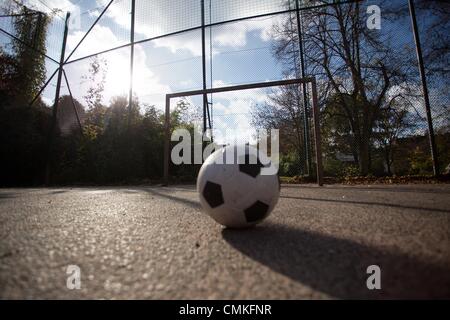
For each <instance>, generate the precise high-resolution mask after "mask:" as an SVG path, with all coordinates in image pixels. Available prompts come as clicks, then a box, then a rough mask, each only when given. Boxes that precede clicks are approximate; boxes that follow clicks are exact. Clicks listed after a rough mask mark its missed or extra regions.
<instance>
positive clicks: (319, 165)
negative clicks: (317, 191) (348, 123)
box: [311, 78, 324, 187]
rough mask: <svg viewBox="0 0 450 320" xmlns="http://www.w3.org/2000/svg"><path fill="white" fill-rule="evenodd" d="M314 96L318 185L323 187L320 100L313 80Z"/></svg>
mask: <svg viewBox="0 0 450 320" xmlns="http://www.w3.org/2000/svg"><path fill="white" fill-rule="evenodd" d="M311 86H312V96H313V118H314V142H315V147H316V168H317V183H318V184H319V186H320V187H321V186H323V183H324V181H323V162H322V137H321V134H320V110H319V99H318V97H317V82H316V79H315V78H313V79H312V80H311Z"/></svg>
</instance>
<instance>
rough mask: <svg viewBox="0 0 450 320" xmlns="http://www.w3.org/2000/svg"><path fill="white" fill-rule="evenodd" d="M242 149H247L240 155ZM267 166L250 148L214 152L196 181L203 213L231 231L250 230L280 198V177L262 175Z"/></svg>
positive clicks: (232, 148)
mask: <svg viewBox="0 0 450 320" xmlns="http://www.w3.org/2000/svg"><path fill="white" fill-rule="evenodd" d="M239 150H242V151H243V150H245V152H243V153H244V154H241V155H239ZM241 153H242V152H241ZM227 157H228V161H227ZM233 158H234V161H230V159H233ZM238 159H240V161H238ZM264 167H265V166H264V165H263V164H262V163H261V161H260V157H259V154H258V150H257V149H256V148H253V147H250V146H245V148H241V149H239V148H238V147H236V146H228V147H225V148H223V149H220V150H218V151H216V152H214V153H213V154H212V155H211V156H210V157H209V158H208V159H206V161H205V163H204V164H203V166H202V168H201V170H200V173H199V176H198V180H197V191H198V192H199V194H200V202H201V205H202V207H203V209H204V211H205V212H206V213H207V214H208V215H209V216H211V217H212V218H213V219H214V220H215V221H217V222H218V223H219V224H221V225H223V226H226V227H229V228H247V227H251V226H254V225H256V224H258V223H260V222H262V221H263V220H264V219H266V218H267V217H268V216H269V214H270V213H271V212H272V211H273V209H274V208H275V206H276V204H277V203H278V199H279V196H280V183H279V179H278V174H276V173H275V174H271V175H263V174H261V170H262V169H263V168H264Z"/></svg>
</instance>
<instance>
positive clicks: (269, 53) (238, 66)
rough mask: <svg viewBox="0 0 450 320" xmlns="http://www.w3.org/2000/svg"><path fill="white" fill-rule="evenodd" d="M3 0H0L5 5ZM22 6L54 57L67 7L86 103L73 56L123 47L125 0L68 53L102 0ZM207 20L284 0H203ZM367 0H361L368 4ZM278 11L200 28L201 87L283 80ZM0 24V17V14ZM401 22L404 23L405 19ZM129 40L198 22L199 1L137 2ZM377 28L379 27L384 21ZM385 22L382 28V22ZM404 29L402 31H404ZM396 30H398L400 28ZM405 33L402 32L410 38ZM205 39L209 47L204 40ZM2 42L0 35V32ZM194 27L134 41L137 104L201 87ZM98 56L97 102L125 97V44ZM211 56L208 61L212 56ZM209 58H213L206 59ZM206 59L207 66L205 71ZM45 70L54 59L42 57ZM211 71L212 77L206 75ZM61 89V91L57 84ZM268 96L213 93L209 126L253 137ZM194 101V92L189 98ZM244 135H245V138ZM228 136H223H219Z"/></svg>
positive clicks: (127, 18) (72, 71)
mask: <svg viewBox="0 0 450 320" xmlns="http://www.w3.org/2000/svg"><path fill="white" fill-rule="evenodd" d="M8 2H11V1H10V0H0V4H2V6H5V4H7V3H8ZM25 2H26V3H27V5H28V6H30V7H32V8H34V9H36V10H39V11H43V12H46V13H50V12H51V10H52V9H55V8H58V9H60V11H59V12H58V13H57V14H56V15H53V19H52V22H51V24H50V26H49V30H48V35H47V54H48V55H49V56H50V57H52V58H53V59H54V60H59V56H60V52H61V45H62V35H63V31H64V17H65V13H66V12H70V13H71V21H70V24H69V26H70V28H69V35H68V39H67V50H66V58H67V57H68V56H69V55H70V58H69V61H68V62H69V63H68V64H67V65H66V66H65V70H66V72H67V76H68V79H69V83H70V87H71V90H72V93H73V95H74V97H75V98H76V99H78V100H79V101H81V102H82V103H84V104H85V101H84V98H83V96H85V95H86V92H87V90H88V88H89V87H90V86H91V85H92V83H91V82H90V81H88V80H87V79H86V76H87V75H88V73H89V72H88V69H89V66H90V63H91V62H92V59H83V60H80V61H75V60H77V59H80V58H83V57H85V56H88V55H92V54H94V53H98V52H101V51H104V50H108V49H112V48H114V47H117V46H121V45H125V44H127V43H129V41H130V25H131V14H130V12H131V0H115V1H114V2H113V4H112V5H111V6H110V7H109V9H108V10H107V11H106V13H105V15H104V16H103V17H102V18H101V19H100V20H99V23H98V24H97V25H96V26H95V27H94V28H93V29H92V31H91V32H90V33H89V35H88V36H87V37H86V39H85V40H84V41H83V42H82V44H81V45H80V46H79V47H78V49H77V50H76V51H74V52H73V50H74V49H75V47H76V46H77V44H78V43H79V41H80V40H81V39H82V37H83V36H84V35H85V34H86V32H87V31H88V29H89V28H90V27H91V26H92V25H93V23H94V21H95V20H96V18H97V17H98V16H99V15H100V13H101V11H102V10H103V8H104V7H105V6H106V5H107V3H108V2H109V0H26V1H25ZM205 3H206V6H205V10H206V12H205V17H206V18H205V19H206V23H215V22H220V21H227V20H231V19H236V18H240V17H248V16H252V15H258V14H264V13H269V12H274V11H281V10H285V9H286V8H285V7H284V5H283V3H285V0H246V1H241V0H226V1H224V0H211V2H210V0H205ZM368 4H370V1H367V5H368ZM283 17H284V16H283V15H277V16H269V17H263V18H257V19H248V20H245V21H240V22H234V23H228V24H224V25H220V26H216V27H213V28H208V29H207V31H206V39H207V43H206V46H207V83H208V88H209V87H211V83H212V86H213V87H222V86H229V85H236V84H243V83H256V82H263V81H269V80H280V79H282V78H283V72H282V71H283V68H282V66H281V65H280V63H279V62H278V61H277V60H276V59H275V58H274V57H273V50H272V46H273V44H274V41H273V37H272V36H271V30H272V26H273V25H276V24H279V23H280V21H282V19H283ZM0 23H1V27H3V28H5V27H6V26H5V25H6V24H7V23H5V22H3V23H2V21H1V20H0ZM406 23H407V22H406ZM135 25H136V29H135V40H136V41H141V40H145V39H149V38H154V37H159V36H162V35H166V34H169V33H173V32H178V31H181V30H185V29H189V28H195V27H198V26H200V25H201V10H200V0H183V1H180V0H152V1H149V0H136V24H135ZM383 27H384V26H383ZM388 28H389V26H388ZM405 30H406V29H405ZM402 32H403V31H402ZM411 37H412V36H411V34H409V35H408V37H406V33H405V37H404V38H405V42H407V40H406V39H408V38H410V39H409V41H411V40H412V38H411ZM211 39H212V46H210V44H211V42H210V40H211ZM0 40H1V41H4V36H3V37H2V38H0ZM201 52H202V46H201V31H200V30H195V31H190V32H184V33H182V34H178V35H174V36H169V37H162V38H159V39H155V40H152V41H148V42H143V43H141V44H138V45H136V46H135V62H134V67H135V73H134V79H133V82H134V94H135V95H136V96H137V97H138V98H139V101H140V102H141V103H142V104H149V105H155V106H156V107H157V108H158V109H160V110H163V107H164V101H165V95H166V94H167V93H174V92H180V91H187V90H197V89H201V88H202V60H201ZM98 57H99V58H100V59H101V60H102V61H105V62H106V64H107V66H106V70H107V72H106V78H105V91H104V94H103V95H104V101H103V102H104V103H105V104H108V103H109V101H110V100H111V98H112V97H113V96H117V95H126V94H127V93H128V90H129V66H130V47H126V48H124V49H120V50H115V51H112V52H109V53H107V54H101V55H99V56H98ZM211 59H212V60H211ZM211 62H212V63H211ZM211 64H212V69H211ZM46 67H47V74H48V76H50V75H51V74H52V73H53V72H54V70H55V69H56V67H57V66H56V64H55V63H54V62H52V61H51V60H47V65H46ZM211 76H212V78H211ZM55 86H56V77H55V78H54V80H53V81H52V83H51V84H50V85H49V86H48V88H47V89H46V90H45V91H44V94H43V99H44V101H46V102H47V103H48V104H52V101H53V99H54V91H55ZM61 94H68V91H67V87H66V86H65V84H63V88H62V92H61ZM267 98H268V94H267V91H265V90H252V91H246V92H233V93H227V94H220V95H215V96H213V101H214V112H213V115H214V117H213V122H214V125H215V128H216V129H232V130H233V129H234V132H235V135H234V136H233V135H231V136H230V135H229V134H228V135H229V137H228V139H231V140H234V139H236V138H238V137H239V136H243V135H244V136H249V135H254V129H253V128H252V126H251V124H250V122H251V115H250V110H251V108H252V106H253V105H254V104H256V103H264V102H265V101H266V100H267ZM189 102H191V103H192V104H193V105H194V106H197V107H200V106H201V104H202V100H201V97H192V98H190V99H189ZM245 139H246V138H245ZM226 142H229V141H226Z"/></svg>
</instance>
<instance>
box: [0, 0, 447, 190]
mask: <svg viewBox="0 0 450 320" xmlns="http://www.w3.org/2000/svg"><path fill="white" fill-rule="evenodd" d="M414 2H415V5H416V14H417V22H418V30H419V34H420V39H421V41H422V54H423V57H424V67H425V72H426V76H427V84H428V90H429V97H430V105H431V118H432V119H431V120H432V122H433V127H434V133H435V135H434V138H435V140H436V147H437V154H438V160H439V167H440V169H441V172H446V171H448V170H449V169H450V168H448V165H449V163H450V152H449V151H448V150H449V148H448V147H449V146H450V132H449V129H450V116H449V114H450V113H449V110H448V105H449V102H450V101H449V98H450V97H449V93H448V87H449V80H448V79H449V77H448V72H449V68H448V58H449V50H448V43H449V39H448V37H449V35H448V32H447V31H448V27H449V26H448V23H449V19H448V18H449V14H450V10H449V5H448V4H443V3H442V2H440V1H421V0H417V1H414ZM62 3H64V5H63V4H61V6H60V7H59V8H55V7H51V6H50V5H49V3H48V2H47V1H39V2H36V3H35V2H32V1H24V2H23V5H20V4H19V3H18V2H7V1H4V2H2V3H1V5H0V10H1V11H0V14H1V17H0V45H1V46H0V56H1V59H2V67H1V69H0V71H1V72H2V83H1V87H0V90H1V92H0V94H1V99H2V105H1V111H2V113H3V120H4V122H7V121H10V122H11V121H20V120H18V118H17V117H16V119H15V120H14V119H12V120H11V119H10V118H9V116H8V114H10V112H9V111H10V110H11V109H14V108H17V109H19V108H20V109H21V110H26V111H21V112H24V113H28V112H31V111H28V109H27V108H28V107H29V104H30V102H31V101H32V100H34V101H33V108H34V109H33V110H35V109H36V107H38V108H39V110H41V111H39V112H42V113H43V114H45V116H42V117H41V118H43V119H45V120H42V119H41V120H36V116H33V117H28V116H27V117H25V116H23V119H24V120H23V125H24V126H25V125H26V121H31V122H32V125H31V127H33V128H35V131H33V132H31V133H30V132H29V133H28V134H30V135H33V137H34V138H33V139H34V140H33V139H30V141H37V140H39V141H41V142H42V143H40V144H36V146H34V147H32V148H31V147H30V144H25V143H24V140H26V139H25V138H24V139H21V140H17V141H15V140H14V138H12V137H14V134H13V132H14V131H16V129H15V128H14V126H9V129H8V130H11V133H10V134H9V135H8V134H7V135H3V138H2V139H3V140H5V139H8V141H6V140H5V141H3V142H4V143H5V144H6V145H10V146H14V150H19V149H21V148H22V149H23V150H26V152H25V151H23V152H22V154H27V157H29V159H32V158H33V156H34V155H35V154H37V153H39V154H41V153H42V154H48V153H47V152H46V151H45V150H47V149H48V146H47V145H46V141H47V140H48V138H47V137H48V136H49V132H50V130H51V127H52V126H51V122H52V120H51V117H52V110H51V108H52V107H53V106H54V99H55V92H56V88H57V86H58V82H57V79H58V74H57V73H55V72H56V70H57V69H58V67H59V65H58V62H59V59H60V56H61V47H62V44H63V34H64V26H65V12H66V11H70V12H71V19H70V21H69V24H68V26H69V29H68V38H67V48H66V52H65V58H66V61H65V63H64V64H63V66H62V68H63V70H64V73H63V74H62V76H61V83H60V94H59V98H58V99H59V100H58V110H57V111H58V112H57V117H56V121H57V126H56V127H57V130H56V131H55V132H54V134H55V135H56V137H57V139H56V142H53V146H52V147H51V148H52V149H51V150H53V152H51V153H50V154H51V156H49V157H47V158H46V159H42V161H41V162H40V163H38V164H36V166H35V167H33V166H32V168H31V169H29V170H30V171H33V170H35V171H36V172H37V173H33V174H31V175H30V176H31V177H34V178H32V179H33V181H31V183H34V182H35V181H39V179H42V178H43V175H44V173H43V170H41V169H36V168H37V167H39V168H44V167H45V165H44V163H43V162H45V161H50V162H51V163H52V167H53V168H54V170H53V171H52V178H53V181H55V182H58V183H74V182H86V183H92V182H96V183H109V182H123V181H142V180H150V181H155V180H159V179H160V178H161V177H162V174H163V163H162V162H163V157H162V150H163V137H164V104H165V95H166V94H168V93H174V92H180V91H189V90H198V89H203V88H206V89H209V88H217V87H224V86H231V85H239V84H248V83H258V82H266V81H271V80H281V79H294V78H301V77H303V76H313V77H315V78H316V79H317V84H318V90H319V104H320V125H321V133H322V140H321V145H322V151H323V162H324V169H325V175H326V176H331V177H347V176H360V175H364V176H366V175H373V176H391V175H430V174H432V173H433V162H432V157H431V148H430V141H429V133H428V128H429V127H428V119H427V116H426V109H425V104H424V93H423V90H422V83H421V79H420V75H419V71H418V70H419V69H418V64H417V55H416V45H415V42H414V34H413V30H412V25H411V16H410V12H409V8H408V1H407V0H396V1H383V0H374V1H340V3H339V4H333V3H334V1H296V0H265V1H254V0H249V1H235V0H226V1H225V0H222V1H219V0H205V1H201V0H189V1H175V0H170V1H162V0H158V1H145V0H136V1H132V0H113V1H108V0H101V1H95V2H94V1H84V0H82V1H72V0H67V1H64V2H62ZM133 3H134V4H135V7H134V9H135V10H134V25H133V26H132V16H133ZM202 6H203V9H202ZM374 6H375V7H374ZM297 7H298V8H299V10H296V9H297ZM374 8H375V9H374ZM376 8H379V9H380V14H381V15H380V17H378V16H377V11H376ZM374 10H375V11H374ZM202 13H203V14H204V17H202ZM298 18H300V19H298ZM378 18H380V19H379V20H378V21H379V22H380V25H379V27H377V26H376V22H377V19H378ZM202 23H204V24H205V25H204V32H202V31H203V30H202ZM132 27H133V28H132ZM132 29H134V34H133V37H134V40H135V44H134V46H133V48H134V52H133V54H132V51H131V49H132V44H131V38H132V36H131V30H132ZM203 34H204V39H203V37H202V35H203ZM203 40H204V43H203ZM80 41H81V42H80ZM203 44H204V47H203ZM203 55H204V56H203ZM132 57H133V60H134V61H133V79H132V80H133V81H132V93H133V96H132V99H131V104H130V99H129V96H128V95H129V91H130V75H131V72H130V71H131V70H130V68H131V61H130V59H131V58H132ZM203 58H204V59H203ZM24 61H33V64H31V65H28V64H26V63H25V62H24ZM18 66H19V67H18ZM66 78H67V81H66ZM47 82H48V84H47V85H46V86H44V84H46V83H47ZM11 88H20V92H19V91H17V90H16V91H14V90H11ZM40 89H42V92H40V91H41V90H40ZM310 91H311V88H310V86H309V85H308V86H306V87H303V86H293V87H283V88H281V87H276V88H272V89H255V90H246V91H237V92H229V93H226V94H225V93H224V94H213V95H208V113H207V114H208V119H207V123H208V126H211V127H212V128H213V129H215V131H214V136H213V139H214V140H215V141H217V142H219V143H223V144H227V143H231V142H233V141H235V140H236V141H238V142H242V143H247V142H250V143H252V136H253V137H254V135H255V132H256V130H258V129H262V128H264V129H270V128H276V129H279V130H280V134H281V141H280V150H281V162H282V163H281V168H280V175H282V176H286V177H303V176H313V175H314V174H315V170H314V166H315V156H314V155H315V150H314V134H313V121H312V110H311V107H312V103H311V92H310ZM38 93H40V94H39V95H38ZM35 97H37V99H34V98H35ZM171 107H172V108H171V110H172V114H171V117H172V120H173V121H174V123H176V124H178V125H181V126H193V125H194V124H198V125H200V128H201V127H202V125H203V97H201V96H196V97H189V98H186V99H181V100H179V101H173V103H172V106H171ZM33 112H34V111H33ZM38 118H39V117H38ZM25 119H28V120H25ZM33 130H34V129H33ZM227 130H228V131H227ZM23 134H25V133H23ZM49 141H50V140H49ZM22 149H21V150H22ZM5 150H6V149H5ZM11 150H12V149H11ZM30 150H31V151H30ZM5 152H7V151H5ZM19 154H20V153H19ZM5 157H6V158H7V156H6V153H5V155H2V158H5ZM44 158H45V157H44ZM44 160H45V161H44ZM20 165H21V166H25V165H24V164H23V163H22V162H20ZM7 166H9V167H10V168H11V170H10V172H12V173H11V175H10V176H8V177H6V176H5V180H4V181H5V183H9V182H12V181H13V180H14V178H13V177H14V172H17V171H20V166H19V164H14V161H13V159H12V160H11V161H10V163H8V164H7ZM28 167H29V166H28ZM197 169H198V168H197ZM180 170H181V171H180ZM183 170H184V171H183ZM195 170H196V168H194V169H189V168H184V169H182V168H181V169H179V170H178V171H175V173H176V174H177V175H179V176H182V177H183V179H182V180H189V178H190V179H191V180H193V179H194V178H195V172H196V171H195ZM22 178H23V179H22V180H23V182H24V183H25V182H26V181H27V179H26V178H24V177H22ZM8 181H9V182H8ZM28 182H30V181H28Z"/></svg>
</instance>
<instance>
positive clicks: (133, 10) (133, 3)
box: [128, 0, 136, 129]
mask: <svg viewBox="0 0 450 320" xmlns="http://www.w3.org/2000/svg"><path fill="white" fill-rule="evenodd" d="M135 19H136V0H131V31H130V41H131V53H130V92H129V96H128V99H129V100H128V129H130V125H131V111H132V106H133V77H134V27H135V22H136V20H135Z"/></svg>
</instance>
